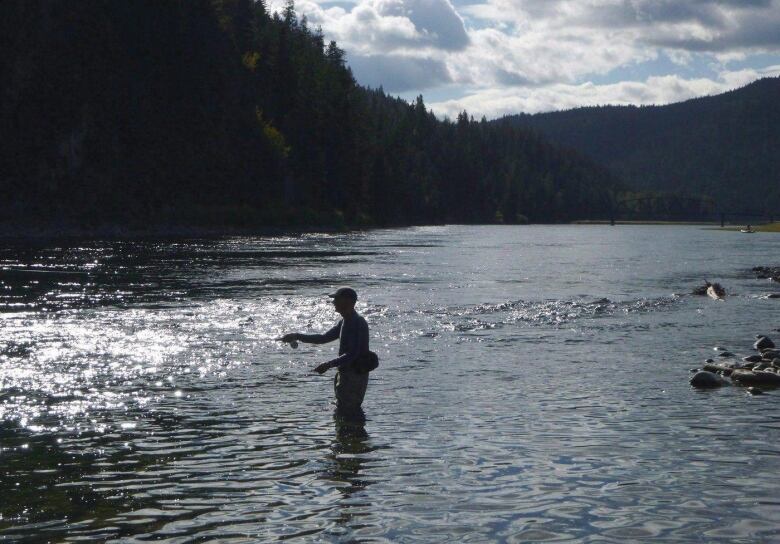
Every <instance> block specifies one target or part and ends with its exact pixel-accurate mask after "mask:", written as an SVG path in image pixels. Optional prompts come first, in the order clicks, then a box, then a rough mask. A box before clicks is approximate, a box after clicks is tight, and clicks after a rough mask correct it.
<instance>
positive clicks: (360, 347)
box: [281, 287, 371, 414]
mask: <svg viewBox="0 0 780 544" xmlns="http://www.w3.org/2000/svg"><path fill="white" fill-rule="evenodd" d="M328 296H329V297H331V298H332V299H333V306H334V307H335V309H336V312H338V313H339V314H340V315H341V320H340V321H339V322H338V323H336V325H335V326H334V327H333V328H331V329H330V330H329V331H327V332H325V333H323V334H301V333H297V332H294V333H289V334H285V335H284V336H283V337H282V338H281V340H282V342H286V343H288V344H291V345H293V346H295V342H306V343H308V344H325V343H327V342H332V341H334V340H336V339H337V338H338V339H339V356H338V357H336V358H335V359H333V360H331V361H328V362H325V363H321V364H319V365H317V366H316V367H315V368H314V371H315V372H317V373H319V374H324V373H325V372H327V371H328V370H329V369H331V368H337V369H338V371H337V372H336V377H335V378H334V381H333V388H334V390H335V393H336V411H337V413H341V414H353V413H357V412H360V411H361V409H360V405H361V404H362V403H363V397H364V396H365V394H366V387H367V386H368V372H367V371H366V370H365V369H363V368H362V363H363V361H364V359H365V358H366V357H369V356H370V354H371V352H370V351H369V348H368V323H366V320H365V319H364V318H363V316H361V315H359V314H358V313H357V312H356V311H355V303H356V302H357V293H356V292H355V290H354V289H351V288H349V287H341V288H340V289H338V290H337V291H336V292H335V293H332V294H330V295H328Z"/></svg>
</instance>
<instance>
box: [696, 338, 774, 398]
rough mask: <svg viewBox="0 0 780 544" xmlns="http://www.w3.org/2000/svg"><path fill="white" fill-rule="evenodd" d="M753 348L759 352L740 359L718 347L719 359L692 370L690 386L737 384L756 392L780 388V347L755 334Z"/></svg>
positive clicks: (754, 393)
mask: <svg viewBox="0 0 780 544" xmlns="http://www.w3.org/2000/svg"><path fill="white" fill-rule="evenodd" d="M753 349H754V350H755V351H757V353H756V354H753V355H749V356H747V357H742V359H741V360H738V359H737V356H736V355H735V354H733V353H731V352H730V351H727V350H725V349H724V348H720V347H716V348H715V351H717V352H718V354H717V356H716V357H717V360H716V359H714V358H710V359H707V360H706V361H705V362H704V365H703V366H702V367H701V368H692V369H691V372H694V375H693V376H692V377H691V379H690V384H691V386H693V387H695V388H697V389H709V388H716V387H724V386H729V385H736V386H742V387H746V388H747V392H748V393H750V394H753V395H760V394H762V393H764V392H765V391H767V390H772V389H776V388H778V387H780V349H778V348H777V346H775V343H774V342H773V341H772V339H771V338H769V337H768V336H765V335H763V334H758V335H756V341H755V342H754V343H753Z"/></svg>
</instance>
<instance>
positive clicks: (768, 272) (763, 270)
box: [752, 266, 780, 283]
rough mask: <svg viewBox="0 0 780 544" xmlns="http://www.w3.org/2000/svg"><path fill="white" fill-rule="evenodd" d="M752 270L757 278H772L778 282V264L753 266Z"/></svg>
mask: <svg viewBox="0 0 780 544" xmlns="http://www.w3.org/2000/svg"><path fill="white" fill-rule="evenodd" d="M752 271H753V272H754V273H755V274H756V278H757V279H759V280H766V279H769V280H772V281H775V282H778V283H780V266H754V267H753V268H752Z"/></svg>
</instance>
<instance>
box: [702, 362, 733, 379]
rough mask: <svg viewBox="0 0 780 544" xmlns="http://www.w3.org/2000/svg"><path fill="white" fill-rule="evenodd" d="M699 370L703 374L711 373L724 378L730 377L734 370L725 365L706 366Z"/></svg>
mask: <svg viewBox="0 0 780 544" xmlns="http://www.w3.org/2000/svg"><path fill="white" fill-rule="evenodd" d="M701 369H702V370H703V371H705V372H712V373H714V374H723V375H724V376H728V375H730V374H731V373H732V372H733V371H734V369H733V368H731V367H729V366H726V365H712V364H706V365H704V366H703V367H701Z"/></svg>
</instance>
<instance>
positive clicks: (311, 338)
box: [282, 323, 341, 344]
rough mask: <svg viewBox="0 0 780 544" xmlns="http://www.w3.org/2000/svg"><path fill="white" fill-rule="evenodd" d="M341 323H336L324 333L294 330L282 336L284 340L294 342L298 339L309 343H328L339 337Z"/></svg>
mask: <svg viewBox="0 0 780 544" xmlns="http://www.w3.org/2000/svg"><path fill="white" fill-rule="evenodd" d="M340 327H341V324H340V323H336V325H334V326H333V327H332V328H331V329H330V330H329V331H327V332H325V333H322V334H302V333H299V332H293V333H290V334H285V335H284V336H282V342H292V341H294V340H297V341H298V342H306V343H307V344H327V343H328V342H333V341H334V340H337V339H338V337H339V329H340Z"/></svg>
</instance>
